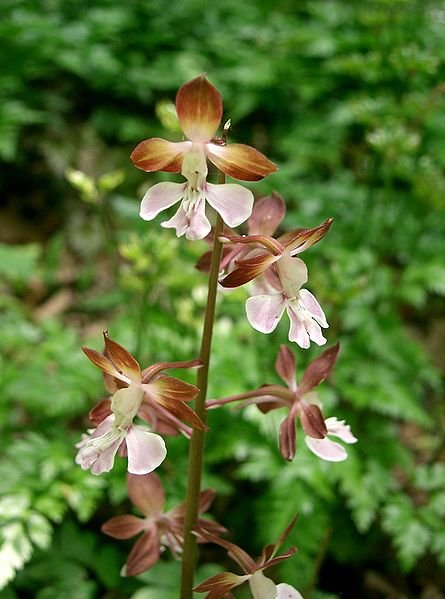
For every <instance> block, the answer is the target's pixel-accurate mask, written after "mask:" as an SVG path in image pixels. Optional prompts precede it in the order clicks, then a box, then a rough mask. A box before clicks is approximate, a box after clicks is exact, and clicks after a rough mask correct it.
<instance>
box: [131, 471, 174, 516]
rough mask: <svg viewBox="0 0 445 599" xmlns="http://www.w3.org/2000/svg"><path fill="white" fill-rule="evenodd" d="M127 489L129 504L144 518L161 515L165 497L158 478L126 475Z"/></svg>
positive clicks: (152, 474)
mask: <svg viewBox="0 0 445 599" xmlns="http://www.w3.org/2000/svg"><path fill="white" fill-rule="evenodd" d="M127 489H128V496H129V498H130V500H131V503H132V504H133V505H134V506H136V507H137V508H138V510H140V511H141V512H142V513H143V514H144V516H157V515H159V514H161V513H162V510H163V507H164V502H165V497H164V489H163V487H162V484H161V481H160V479H159V476H158V475H157V474H156V473H155V472H150V473H149V474H142V475H138V474H130V473H128V474H127Z"/></svg>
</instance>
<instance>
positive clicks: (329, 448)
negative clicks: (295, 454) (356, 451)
mask: <svg viewBox="0 0 445 599" xmlns="http://www.w3.org/2000/svg"><path fill="white" fill-rule="evenodd" d="M304 440H305V442H306V445H307V446H308V447H309V449H310V450H311V451H312V453H315V455H316V456H318V457H319V458H321V459H322V460H326V461H328V462H343V460H346V458H347V457H348V454H347V452H346V450H345V448H344V447H343V446H342V445H340V444H339V443H335V441H331V440H330V439H328V438H327V437H326V438H324V439H313V438H312V437H305V438H304Z"/></svg>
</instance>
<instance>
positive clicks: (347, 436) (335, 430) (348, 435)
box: [325, 416, 357, 443]
mask: <svg viewBox="0 0 445 599" xmlns="http://www.w3.org/2000/svg"><path fill="white" fill-rule="evenodd" d="M325 424H326V427H327V429H328V434H329V435H332V436H334V437H338V438H339V439H341V440H342V441H344V442H345V443H357V439H356V437H354V435H353V434H352V432H351V427H350V426H349V424H345V421H344V420H337V418H335V416H331V418H327V419H326V420H325Z"/></svg>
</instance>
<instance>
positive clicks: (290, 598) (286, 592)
mask: <svg viewBox="0 0 445 599" xmlns="http://www.w3.org/2000/svg"><path fill="white" fill-rule="evenodd" d="M276 599H303V595H302V594H301V593H299V592H298V591H297V589H295V588H294V587H291V586H290V584H286V583H285V582H281V583H280V584H278V585H277V596H276Z"/></svg>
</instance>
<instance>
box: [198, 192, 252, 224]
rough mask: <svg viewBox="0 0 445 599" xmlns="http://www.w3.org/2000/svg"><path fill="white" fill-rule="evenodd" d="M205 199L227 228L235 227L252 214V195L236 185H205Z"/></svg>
mask: <svg viewBox="0 0 445 599" xmlns="http://www.w3.org/2000/svg"><path fill="white" fill-rule="evenodd" d="M206 198H207V201H208V203H209V204H210V206H212V208H214V209H215V210H216V211H217V212H218V213H219V214H220V215H221V217H222V219H223V221H224V222H225V223H226V225H228V226H229V227H237V226H238V225H240V224H241V223H243V222H244V221H246V220H247V219H248V218H249V216H250V215H251V213H252V206H253V193H252V192H251V191H250V189H246V188H245V187H242V186H241V185H237V184H236V183H226V184H224V185H213V184H212V183H206Z"/></svg>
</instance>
